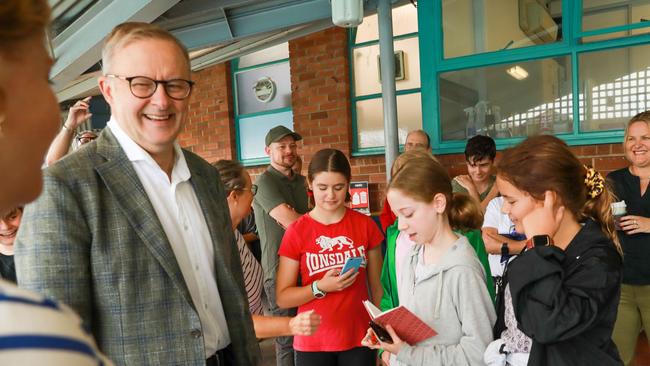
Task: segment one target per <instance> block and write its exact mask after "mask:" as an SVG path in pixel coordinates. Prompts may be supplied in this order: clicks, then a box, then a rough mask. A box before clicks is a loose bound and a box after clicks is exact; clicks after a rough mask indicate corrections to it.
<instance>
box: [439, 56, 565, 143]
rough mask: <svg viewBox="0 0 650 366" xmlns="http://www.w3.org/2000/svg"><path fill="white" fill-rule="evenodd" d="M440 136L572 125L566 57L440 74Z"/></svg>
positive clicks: (502, 134)
mask: <svg viewBox="0 0 650 366" xmlns="http://www.w3.org/2000/svg"><path fill="white" fill-rule="evenodd" d="M439 82H440V95H439V98H440V123H441V130H442V141H450V140H465V139H466V138H467V137H470V136H473V135H475V134H483V135H489V136H491V137H493V138H507V137H524V136H528V135H532V134H536V133H555V134H558V133H567V132H571V131H572V129H573V121H572V119H573V111H572V108H573V103H572V94H571V62H570V58H569V57H568V56H566V57H556V58H548V59H543V60H536V61H528V62H519V63H511V64H504V65H496V66H489V67H482V68H475V69H467V70H460V71H452V72H447V73H442V74H441V75H440V78H439Z"/></svg>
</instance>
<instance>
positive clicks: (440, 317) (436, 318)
mask: <svg viewBox="0 0 650 366" xmlns="http://www.w3.org/2000/svg"><path fill="white" fill-rule="evenodd" d="M422 250H423V246H422V245H415V246H413V249H412V252H411V254H410V255H409V256H406V258H405V259H404V263H403V264H402V268H403V270H402V271H401V273H400V274H399V275H398V278H397V287H398V293H399V299H400V304H401V305H404V306H405V307H406V308H408V309H409V310H411V311H412V312H413V313H414V314H415V315H417V316H418V317H420V319H422V320H423V321H424V322H425V323H427V324H429V325H430V326H431V327H432V328H433V329H434V330H435V331H436V332H437V333H438V335H436V336H435V337H432V338H429V339H427V340H425V341H422V342H420V343H418V344H416V345H404V346H403V347H402V348H401V350H400V352H399V353H398V354H397V356H395V355H391V360H390V364H391V366H402V365H411V366H416V365H453V366H462V365H483V364H484V363H483V352H484V351H485V348H486V347H487V345H488V344H489V343H490V342H491V341H492V326H493V324H494V322H495V320H496V315H495V312H494V305H493V304H492V300H490V296H489V294H488V292H487V289H486V285H485V272H484V270H483V267H482V266H481V263H480V262H479V260H478V257H477V256H476V253H475V251H474V249H473V248H472V247H471V246H470V244H469V242H468V241H467V238H465V237H464V236H460V237H459V238H458V240H456V242H455V243H454V245H453V246H452V247H451V248H449V251H448V252H447V253H445V254H444V255H443V257H442V258H441V260H440V262H438V263H436V264H431V265H424V264H420V269H419V273H418V276H417V280H416V267H417V265H418V261H420V258H421V253H422Z"/></svg>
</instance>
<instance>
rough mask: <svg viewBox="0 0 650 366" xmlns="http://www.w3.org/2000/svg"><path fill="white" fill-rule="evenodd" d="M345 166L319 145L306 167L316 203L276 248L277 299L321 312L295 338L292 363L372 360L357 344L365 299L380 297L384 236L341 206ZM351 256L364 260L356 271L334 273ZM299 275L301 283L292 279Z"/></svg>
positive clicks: (338, 156) (365, 362) (281, 303)
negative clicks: (316, 323) (312, 329)
mask: <svg viewBox="0 0 650 366" xmlns="http://www.w3.org/2000/svg"><path fill="white" fill-rule="evenodd" d="M350 177H351V169H350V163H349V162H348V159H347V158H346V157H345V155H344V154H343V153H342V152H341V151H339V150H335V149H324V150H320V151H319V152H317V153H316V155H314V157H313V158H312V160H311V163H310V164H309V170H308V175H307V178H308V181H309V188H310V189H311V190H312V191H313V198H314V208H313V210H312V211H310V212H309V213H308V214H306V215H304V216H302V217H301V218H300V219H298V220H297V221H296V222H294V223H293V224H291V225H290V226H289V227H288V228H287V231H286V232H285V234H284V238H283V239H282V244H281V246H280V250H279V255H280V266H279V269H278V276H277V288H276V291H277V303H278V305H279V306H280V307H284V308H292V307H296V306H298V307H299V308H298V312H303V311H308V310H315V312H316V313H318V314H321V316H322V322H321V325H320V328H318V330H317V331H316V333H314V334H313V335H312V336H295V337H294V342H293V347H294V349H295V350H296V365H298V366H301V365H309V366H318V365H368V366H370V365H373V366H374V365H375V362H376V361H375V352H374V351H372V350H369V349H368V348H365V347H362V346H361V339H362V338H363V337H364V335H365V333H366V329H367V328H368V321H369V320H370V319H369V317H368V314H367V313H366V311H365V309H364V306H363V303H362V302H363V300H367V299H368V293H369V291H368V285H369V286H370V294H371V296H372V302H373V303H374V304H375V305H379V302H380V300H381V292H382V288H381V283H380V280H379V276H380V273H381V265H382V259H381V249H380V245H379V244H380V243H381V241H382V239H383V236H382V234H381V232H380V231H379V228H378V227H377V225H376V224H375V223H374V221H372V219H370V218H369V217H368V216H365V215H363V214H360V213H358V212H356V211H353V210H351V209H349V208H347V207H346V206H345V203H346V201H347V197H348V185H349V183H350ZM349 257H363V258H364V264H363V265H362V266H361V268H360V269H359V271H358V272H356V273H353V272H354V271H347V272H346V273H339V272H340V270H341V267H343V264H344V263H345V260H346V259H347V258H349ZM298 276H300V278H301V284H298Z"/></svg>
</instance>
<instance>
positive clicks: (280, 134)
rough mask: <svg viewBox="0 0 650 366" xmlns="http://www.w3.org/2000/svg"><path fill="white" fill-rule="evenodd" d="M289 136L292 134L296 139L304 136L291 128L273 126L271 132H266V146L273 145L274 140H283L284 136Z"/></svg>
mask: <svg viewBox="0 0 650 366" xmlns="http://www.w3.org/2000/svg"><path fill="white" fill-rule="evenodd" d="M287 136H292V137H293V139H294V140H296V141H299V140H302V136H300V135H299V134H297V133H295V132H293V131H291V130H290V129H288V128H286V127H284V126H282V125H279V126H275V127H273V128H272V129H271V130H270V131H269V133H267V134H266V138H265V139H264V142H265V143H266V146H269V145H271V143H273V142H277V141H278V140H282V139H283V138H285V137H287Z"/></svg>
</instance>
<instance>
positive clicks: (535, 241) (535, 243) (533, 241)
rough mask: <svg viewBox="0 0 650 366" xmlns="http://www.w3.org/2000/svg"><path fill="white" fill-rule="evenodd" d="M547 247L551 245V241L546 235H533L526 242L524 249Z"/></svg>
mask: <svg viewBox="0 0 650 366" xmlns="http://www.w3.org/2000/svg"><path fill="white" fill-rule="evenodd" d="M549 245H553V240H551V237H550V236H548V235H535V236H533V237H532V238H530V239H528V241H527V242H526V248H528V249H532V248H534V247H539V246H549Z"/></svg>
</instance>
